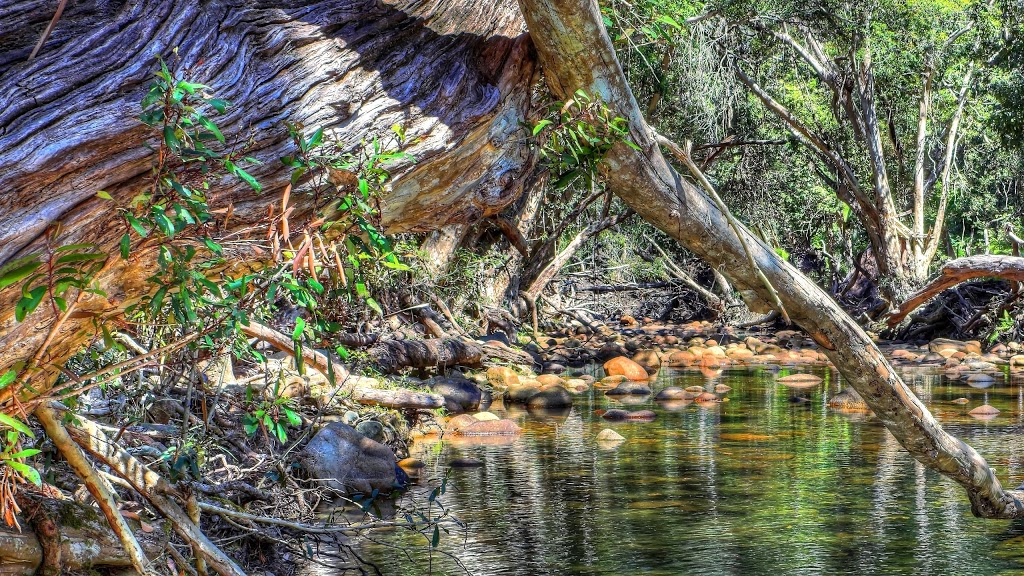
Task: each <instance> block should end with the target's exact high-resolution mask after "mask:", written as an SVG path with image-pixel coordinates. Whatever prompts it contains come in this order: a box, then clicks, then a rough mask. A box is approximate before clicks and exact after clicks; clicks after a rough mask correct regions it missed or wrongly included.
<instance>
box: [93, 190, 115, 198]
mask: <svg viewBox="0 0 1024 576" xmlns="http://www.w3.org/2000/svg"><path fill="white" fill-rule="evenodd" d="M96 197H97V198H102V199H104V200H113V199H114V197H113V196H111V195H110V193H109V192H107V191H106V190H100V191H99V192H97V193H96Z"/></svg>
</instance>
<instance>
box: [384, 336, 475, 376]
mask: <svg viewBox="0 0 1024 576" xmlns="http://www.w3.org/2000/svg"><path fill="white" fill-rule="evenodd" d="M370 355H371V356H373V358H374V359H375V360H376V362H377V366H378V367H379V368H380V369H381V370H382V371H384V372H389V373H394V372H397V371H398V370H400V369H402V368H446V367H449V366H479V365H480V362H481V360H482V359H483V355H484V351H483V347H482V346H481V345H480V344H479V343H478V342H472V341H469V340H463V339H460V338H432V339H429V340H387V341H385V342H382V343H380V344H379V345H377V346H375V347H374V348H372V349H371V350H370Z"/></svg>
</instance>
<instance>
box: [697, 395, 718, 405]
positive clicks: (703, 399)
mask: <svg viewBox="0 0 1024 576" xmlns="http://www.w3.org/2000/svg"><path fill="white" fill-rule="evenodd" d="M693 401H694V402H699V403H701V404H710V403H712V402H718V396H715V395H714V394H712V393H711V392H703V393H701V394H700V395H699V396H697V397H696V398H694V399H693Z"/></svg>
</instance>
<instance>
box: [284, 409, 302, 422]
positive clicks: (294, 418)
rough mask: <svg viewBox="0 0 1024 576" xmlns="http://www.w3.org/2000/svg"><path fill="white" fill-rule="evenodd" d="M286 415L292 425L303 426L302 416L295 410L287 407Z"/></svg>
mask: <svg viewBox="0 0 1024 576" xmlns="http://www.w3.org/2000/svg"><path fill="white" fill-rule="evenodd" d="M284 415H285V417H286V418H288V423H289V424H291V425H292V426H295V427H299V426H302V418H300V417H299V415H298V414H296V413H295V412H294V411H292V410H289V409H287V408H285V409H284Z"/></svg>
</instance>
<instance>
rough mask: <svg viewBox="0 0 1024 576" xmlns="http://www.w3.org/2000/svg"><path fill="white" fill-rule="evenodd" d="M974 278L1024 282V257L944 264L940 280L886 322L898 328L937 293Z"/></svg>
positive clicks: (978, 258) (987, 257)
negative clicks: (908, 316)
mask: <svg viewBox="0 0 1024 576" xmlns="http://www.w3.org/2000/svg"><path fill="white" fill-rule="evenodd" d="M972 278H1000V279H1002V280H1011V281H1015V282H1024V258H1021V257H1017V256H993V255H981V256H967V257H966V258H957V259H956V260H950V261H949V262H947V263H946V264H945V265H943V267H942V270H941V271H940V272H939V276H938V277H937V278H935V279H934V280H932V281H931V282H929V283H928V284H927V285H926V286H925V287H924V288H921V289H920V290H918V291H917V292H915V293H914V294H913V295H911V296H910V297H909V298H907V299H906V300H905V301H904V302H903V303H902V304H900V307H899V308H898V309H897V310H896V311H895V312H893V313H892V314H891V315H890V316H889V318H888V319H886V323H888V324H889V326H890V327H893V326H896V325H897V324H899V323H900V322H902V321H903V319H904V318H906V317H907V315H908V314H910V313H911V312H913V311H914V310H916V309H917V308H918V307H919V306H921V305H922V304H924V303H925V302H927V301H928V300H930V299H931V298H932V297H934V296H935V295H936V294H938V293H940V292H942V291H943V290H945V289H946V288H949V287H951V286H956V285H957V284H959V283H961V282H964V281H967V280H970V279H972Z"/></svg>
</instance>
